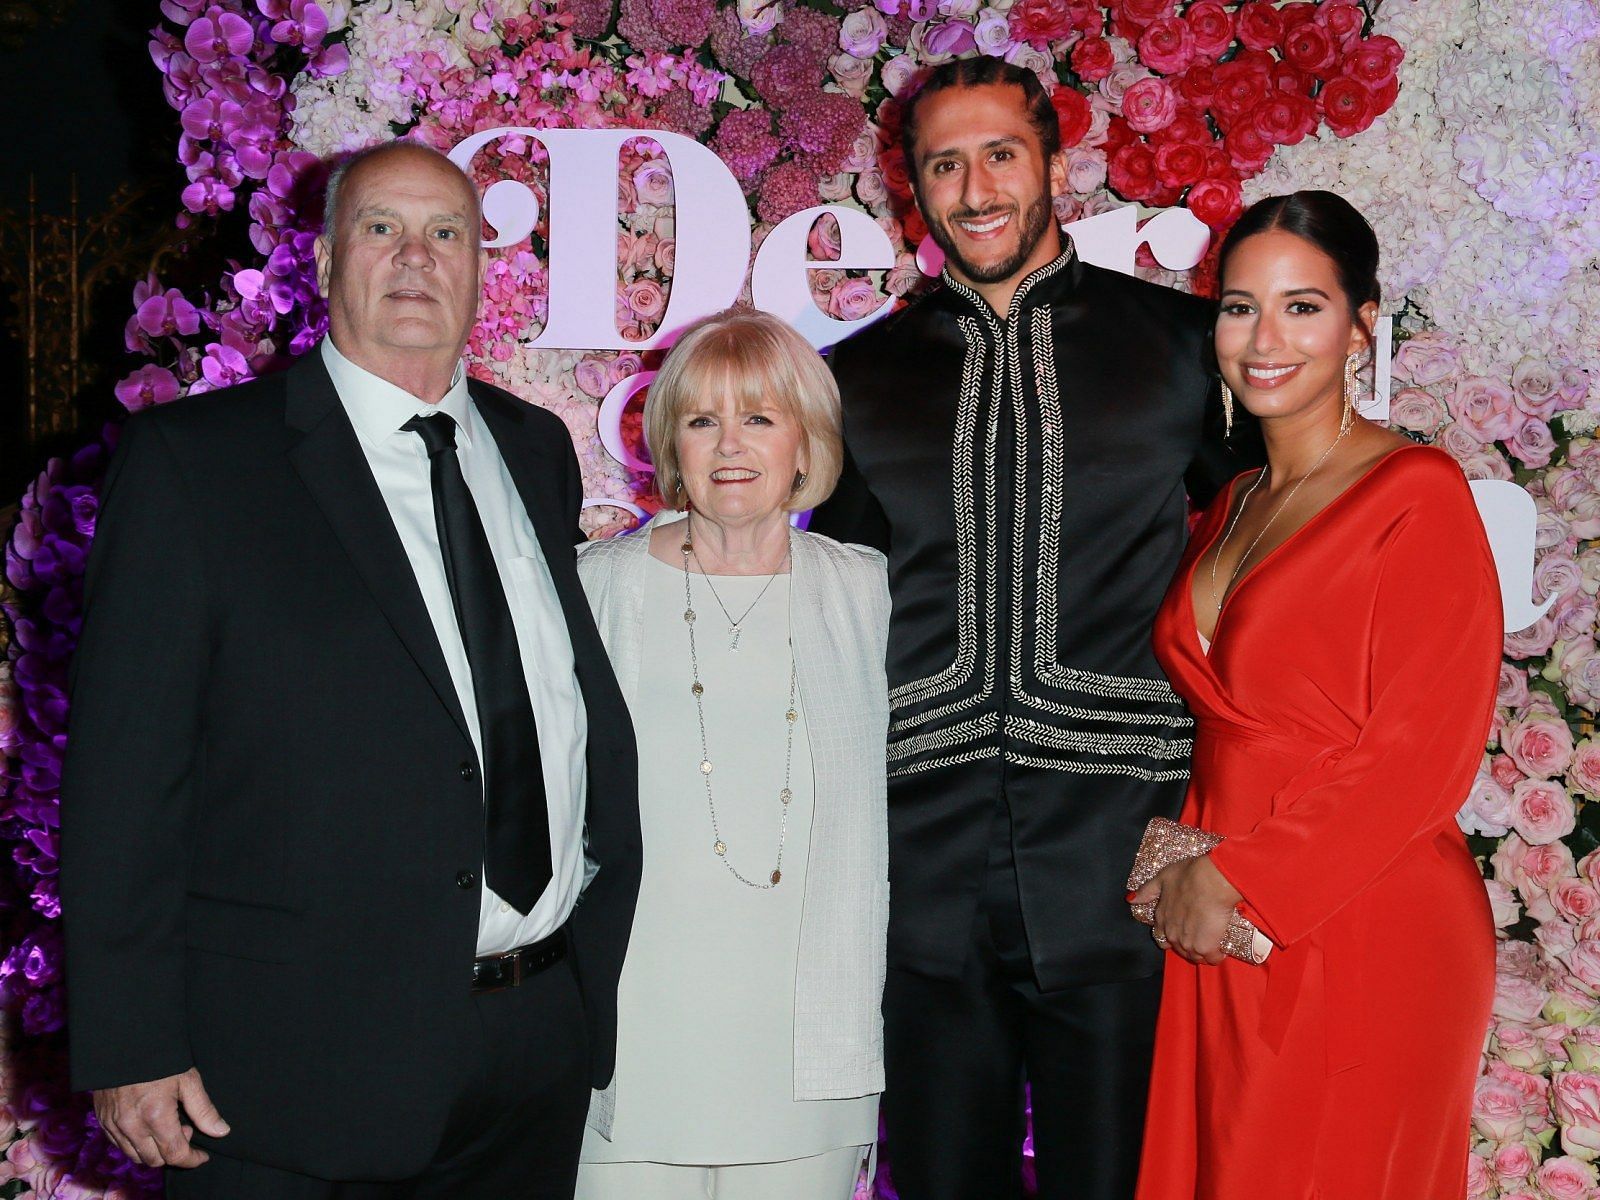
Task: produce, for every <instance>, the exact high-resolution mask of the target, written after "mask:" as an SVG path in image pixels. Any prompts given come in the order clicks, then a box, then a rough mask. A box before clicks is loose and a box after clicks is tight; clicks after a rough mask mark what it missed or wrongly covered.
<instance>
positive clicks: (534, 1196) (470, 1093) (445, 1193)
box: [166, 958, 589, 1200]
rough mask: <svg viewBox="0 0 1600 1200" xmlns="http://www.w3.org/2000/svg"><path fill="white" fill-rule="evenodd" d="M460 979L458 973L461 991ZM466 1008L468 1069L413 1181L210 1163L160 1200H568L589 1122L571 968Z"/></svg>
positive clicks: (583, 1035) (178, 1176)
mask: <svg viewBox="0 0 1600 1200" xmlns="http://www.w3.org/2000/svg"><path fill="white" fill-rule="evenodd" d="M467 978H468V977H467V968H466V967H465V966H463V968H462V972H461V986H462V989H463V990H465V989H466V987H467ZM471 1001H472V1002H471V1005H470V1007H469V1008H468V1009H466V1010H464V1013H463V1017H462V1019H464V1020H468V1021H471V1022H473V1023H474V1028H473V1029H472V1038H473V1042H472V1043H470V1044H475V1047H476V1049H475V1054H474V1060H473V1061H472V1062H471V1063H470V1064H466V1066H465V1069H464V1070H463V1072H462V1075H461V1079H462V1086H461V1089H460V1092H459V1094H458V1095H457V1097H456V1099H455V1103H454V1105H453V1107H452V1109H451V1113H450V1118H449V1121H448V1123H447V1125H446V1128H445V1131H444V1136H443V1137H442V1138H441V1139H440V1143H439V1146H438V1149H437V1150H436V1152H435V1155H434V1158H433V1161H432V1162H431V1163H430V1164H429V1166H428V1168H427V1170H425V1171H424V1172H423V1173H422V1174H421V1175H419V1176H417V1177H416V1178H414V1179H408V1180H405V1181H403V1182H399V1183H376V1182H374V1183H365V1182H359V1181H338V1182H336V1181H331V1180H326V1179H314V1178H311V1177H309V1176H305V1175H296V1174H293V1173H291V1172H288V1171H281V1170H278V1169H277V1168H274V1167H268V1166H263V1165H261V1164H259V1163H252V1162H244V1161H241V1160H239V1159H234V1158H228V1157H226V1156H225V1155H221V1154H217V1153H215V1152H213V1153H212V1155H211V1161H210V1162H208V1163H206V1164H205V1165H204V1166H200V1167H196V1168H195V1169H194V1170H190V1171H181V1170H169V1171H167V1173H166V1185H167V1197H168V1200H467V1198H468V1197H475V1196H483V1197H490V1196H515V1197H516V1198H517V1200H572V1193H573V1189H574V1187H575V1186H576V1181H577V1175H578V1151H579V1149H580V1147H581V1146H582V1144H583V1126H584V1121H585V1119H586V1117H587V1115H588V1111H589V1081H588V1071H589V1066H588V1064H589V1043H588V1033H587V1031H586V1029H585V1026H584V1021H583V1005H582V1000H581V998H580V996H579V994H578V981H577V978H576V976H574V974H573V972H572V963H571V959H570V958H569V959H566V960H563V961H562V962H559V963H556V964H555V965H554V966H551V967H550V968H549V969H547V970H545V971H543V972H541V973H540V974H538V975H536V976H534V977H533V978H531V979H528V980H526V981H524V982H523V984H522V985H521V986H520V987H515V988H507V989H505V990H504V991H498V992H483V993H480V994H477V995H474V996H472V998H471ZM394 1052H395V1053H396V1054H404V1053H405V1052H406V1048H405V1047H404V1046H396V1047H395V1049H394Z"/></svg>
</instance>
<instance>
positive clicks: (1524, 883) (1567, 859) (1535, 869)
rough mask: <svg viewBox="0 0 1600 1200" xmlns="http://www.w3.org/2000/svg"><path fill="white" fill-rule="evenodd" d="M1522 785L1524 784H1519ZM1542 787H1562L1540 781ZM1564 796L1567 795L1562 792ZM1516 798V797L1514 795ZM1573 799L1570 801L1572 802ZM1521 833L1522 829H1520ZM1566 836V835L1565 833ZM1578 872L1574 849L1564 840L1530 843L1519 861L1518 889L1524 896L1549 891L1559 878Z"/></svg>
mask: <svg viewBox="0 0 1600 1200" xmlns="http://www.w3.org/2000/svg"><path fill="white" fill-rule="evenodd" d="M1533 782H1535V781H1533V780H1524V781H1523V783H1533ZM1518 786H1522V785H1520V784H1519V785H1518ZM1539 786H1541V787H1555V788H1558V789H1559V788H1560V786H1561V785H1560V784H1548V783H1542V782H1541V783H1540V784H1539ZM1562 795H1563V797H1564V796H1565V795H1566V793H1565V792H1563V793H1562ZM1513 799H1514V797H1513ZM1570 803H1571V801H1570V800H1569V801H1568V804H1570ZM1518 832H1519V833H1520V832H1521V830H1518ZM1563 836H1565V835H1563ZM1576 873H1577V867H1576V866H1575V865H1574V864H1573V861H1572V851H1571V850H1568V849H1567V847H1566V845H1565V844H1564V843H1562V842H1548V843H1544V844H1542V845H1529V846H1528V848H1527V850H1526V851H1525V852H1524V853H1523V855H1522V857H1521V859H1520V860H1519V862H1518V863H1517V876H1518V878H1517V880H1516V884H1517V890H1518V891H1520V892H1521V893H1522V894H1523V895H1524V896H1529V895H1532V894H1533V893H1534V892H1545V891H1549V890H1550V889H1551V888H1552V887H1554V886H1555V882H1556V880H1558V879H1565V878H1567V877H1568V876H1570V875H1574V874H1576Z"/></svg>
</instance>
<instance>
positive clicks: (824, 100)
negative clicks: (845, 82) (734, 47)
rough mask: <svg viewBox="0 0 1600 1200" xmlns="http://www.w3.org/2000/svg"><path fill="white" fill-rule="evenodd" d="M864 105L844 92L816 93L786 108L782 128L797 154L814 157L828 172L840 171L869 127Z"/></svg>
mask: <svg viewBox="0 0 1600 1200" xmlns="http://www.w3.org/2000/svg"><path fill="white" fill-rule="evenodd" d="M866 124H867V117H866V113H864V112H863V111H862V109H861V105H860V104H859V103H858V102H857V101H856V100H855V99H853V98H852V97H850V96H847V95H845V94H844V93H843V92H813V93H812V94H811V95H809V96H806V97H804V98H802V99H801V100H800V101H799V102H798V103H795V104H792V105H790V106H789V107H787V108H785V109H784V110H783V115H782V116H781V117H780V118H779V119H778V129H779V132H780V133H782V135H783V137H784V139H785V141H787V142H788V144H789V146H790V147H791V148H792V149H793V150H794V151H795V152H796V153H797V154H805V155H812V156H814V157H815V158H816V159H817V161H818V165H819V166H820V167H821V169H822V171H823V172H824V173H830V174H831V173H832V172H834V171H837V170H838V169H839V168H840V167H841V166H843V165H844V162H845V160H847V159H848V158H849V157H850V152H851V149H852V147H853V146H854V145H855V140H856V138H858V137H859V136H860V135H861V132H862V130H863V129H865V128H866Z"/></svg>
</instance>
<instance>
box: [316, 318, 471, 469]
mask: <svg viewBox="0 0 1600 1200" xmlns="http://www.w3.org/2000/svg"><path fill="white" fill-rule="evenodd" d="M322 362H323V365H324V366H326V367H327V368H328V377H329V378H330V379H332V380H333V386H334V390H335V391H337V392H338V393H339V400H340V402H341V403H342V404H343V405H344V408H345V412H347V413H348V414H349V415H350V423H351V424H352V425H354V426H355V428H356V435H357V436H358V437H360V439H361V440H362V441H363V442H365V443H366V444H367V445H368V446H371V447H373V448H377V447H378V446H379V445H381V444H382V443H383V441H384V440H385V439H386V438H390V437H393V436H394V435H396V434H402V433H403V434H404V436H406V437H412V436H414V435H412V434H409V433H404V431H403V430H402V429H401V428H400V427H401V426H402V425H404V424H405V423H406V422H407V421H409V420H410V419H411V418H412V417H415V416H424V417H425V416H428V415H429V414H430V413H436V412H442V413H444V414H446V415H447V416H449V417H451V418H452V419H453V420H454V421H455V423H456V430H457V440H456V444H457V445H458V446H460V445H466V446H471V445H472V443H473V441H474V439H475V437H476V435H477V419H478V418H477V410H476V409H475V408H474V407H473V404H472V398H471V397H470V396H469V395H468V394H467V369H466V364H465V363H459V362H458V363H457V364H456V373H455V375H454V376H453V377H452V378H451V380H450V390H449V391H447V392H446V393H445V394H444V398H443V399H441V400H440V401H439V402H438V403H437V404H429V403H428V402H427V401H425V400H419V399H418V398H417V397H415V396H413V395H412V394H411V393H410V392H408V391H406V390H405V389H404V388H401V387H396V386H395V385H394V384H392V383H390V382H389V381H388V380H387V379H383V378H380V377H379V376H377V375H374V374H373V373H372V372H371V371H368V370H367V369H366V368H365V367H359V366H357V365H356V364H355V363H353V362H351V361H350V360H349V359H348V358H346V357H345V356H344V355H343V354H341V353H340V352H339V347H337V346H335V345H334V344H333V338H332V337H325V338H323V339H322Z"/></svg>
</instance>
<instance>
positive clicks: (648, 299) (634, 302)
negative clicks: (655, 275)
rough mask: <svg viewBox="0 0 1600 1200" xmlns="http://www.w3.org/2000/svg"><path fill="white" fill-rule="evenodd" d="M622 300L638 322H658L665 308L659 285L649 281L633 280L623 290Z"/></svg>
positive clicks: (665, 303)
mask: <svg viewBox="0 0 1600 1200" xmlns="http://www.w3.org/2000/svg"><path fill="white" fill-rule="evenodd" d="M622 300H623V303H624V304H626V305H627V306H628V308H629V309H630V310H631V311H632V312H633V314H634V316H636V317H638V318H639V320H640V321H656V320H660V318H661V314H662V313H663V312H664V311H665V310H666V307H667V298H666V295H665V293H663V292H662V290H661V285H660V284H659V283H656V282H655V281H654V280H651V279H639V280H635V281H634V282H633V283H630V284H629V285H628V286H627V287H625V288H623V289H622Z"/></svg>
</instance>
